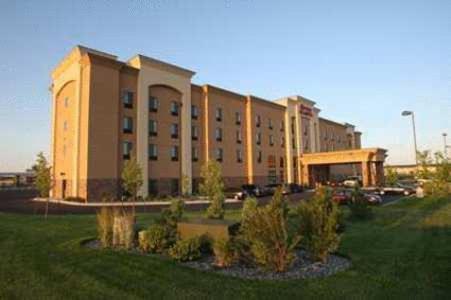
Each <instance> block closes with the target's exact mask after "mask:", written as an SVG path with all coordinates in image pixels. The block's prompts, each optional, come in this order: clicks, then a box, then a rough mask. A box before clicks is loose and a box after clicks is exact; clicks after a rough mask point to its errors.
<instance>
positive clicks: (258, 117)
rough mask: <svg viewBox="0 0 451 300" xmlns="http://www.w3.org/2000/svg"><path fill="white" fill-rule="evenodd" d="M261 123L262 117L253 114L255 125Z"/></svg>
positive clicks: (258, 125)
mask: <svg viewBox="0 0 451 300" xmlns="http://www.w3.org/2000/svg"><path fill="white" fill-rule="evenodd" d="M261 123H262V118H261V117H260V115H256V116H255V126H257V127H260V125H261Z"/></svg>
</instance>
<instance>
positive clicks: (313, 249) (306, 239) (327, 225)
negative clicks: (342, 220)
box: [297, 188, 340, 262]
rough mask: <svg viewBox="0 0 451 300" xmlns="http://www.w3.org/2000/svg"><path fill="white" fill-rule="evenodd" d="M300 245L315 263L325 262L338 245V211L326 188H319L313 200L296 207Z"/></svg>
mask: <svg viewBox="0 0 451 300" xmlns="http://www.w3.org/2000/svg"><path fill="white" fill-rule="evenodd" d="M297 212H298V215H299V222H300V228H299V229H300V234H301V235H302V243H303V245H304V246H305V248H306V249H307V250H308V251H309V253H310V255H311V257H312V259H313V260H315V261H322V262H325V261H326V259H327V257H328V255H329V253H331V252H333V251H335V250H336V249H337V247H338V244H339V236H338V234H337V225H338V218H339V214H340V212H339V209H338V206H337V204H336V203H335V202H334V201H332V198H331V195H330V192H329V191H328V190H327V189H326V188H319V189H318V190H317V192H316V193H315V195H314V196H313V198H312V199H311V200H309V201H307V202H303V203H302V204H301V205H300V206H299V207H298V210H297Z"/></svg>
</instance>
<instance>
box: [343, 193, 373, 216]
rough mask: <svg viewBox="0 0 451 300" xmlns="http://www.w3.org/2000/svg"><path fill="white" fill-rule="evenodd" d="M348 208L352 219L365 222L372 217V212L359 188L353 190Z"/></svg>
mask: <svg viewBox="0 0 451 300" xmlns="http://www.w3.org/2000/svg"><path fill="white" fill-rule="evenodd" d="M348 207H349V209H350V211H351V218H353V219H357V220H366V219H369V218H371V217H372V216H373V210H372V208H371V206H370V205H369V203H368V201H367V200H366V199H365V197H364V195H363V193H362V191H361V190H360V188H359V187H356V188H354V191H353V192H352V196H351V201H350V202H349V203H348Z"/></svg>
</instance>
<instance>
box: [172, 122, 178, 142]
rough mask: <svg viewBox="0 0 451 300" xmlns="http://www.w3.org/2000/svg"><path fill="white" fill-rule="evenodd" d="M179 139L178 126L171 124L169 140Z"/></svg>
mask: <svg viewBox="0 0 451 300" xmlns="http://www.w3.org/2000/svg"><path fill="white" fill-rule="evenodd" d="M178 137H179V125H178V124H171V138H173V139H177V138H178Z"/></svg>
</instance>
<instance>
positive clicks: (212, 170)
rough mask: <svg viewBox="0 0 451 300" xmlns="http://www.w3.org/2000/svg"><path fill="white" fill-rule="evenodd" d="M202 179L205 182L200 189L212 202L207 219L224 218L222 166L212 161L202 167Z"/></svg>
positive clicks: (207, 212)
mask: <svg viewBox="0 0 451 300" xmlns="http://www.w3.org/2000/svg"><path fill="white" fill-rule="evenodd" d="M201 177H202V179H203V182H202V183H201V185H200V187H199V189H200V193H201V194H202V195H205V196H207V197H208V199H209V200H210V206H209V207H208V208H207V211H206V217H207V218H209V219H223V218H224V213H225V212H224V198H225V196H224V182H223V181H222V174H221V166H220V165H219V163H217V162H216V161H213V160H210V161H208V163H207V164H205V165H204V166H203V167H202V170H201Z"/></svg>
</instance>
